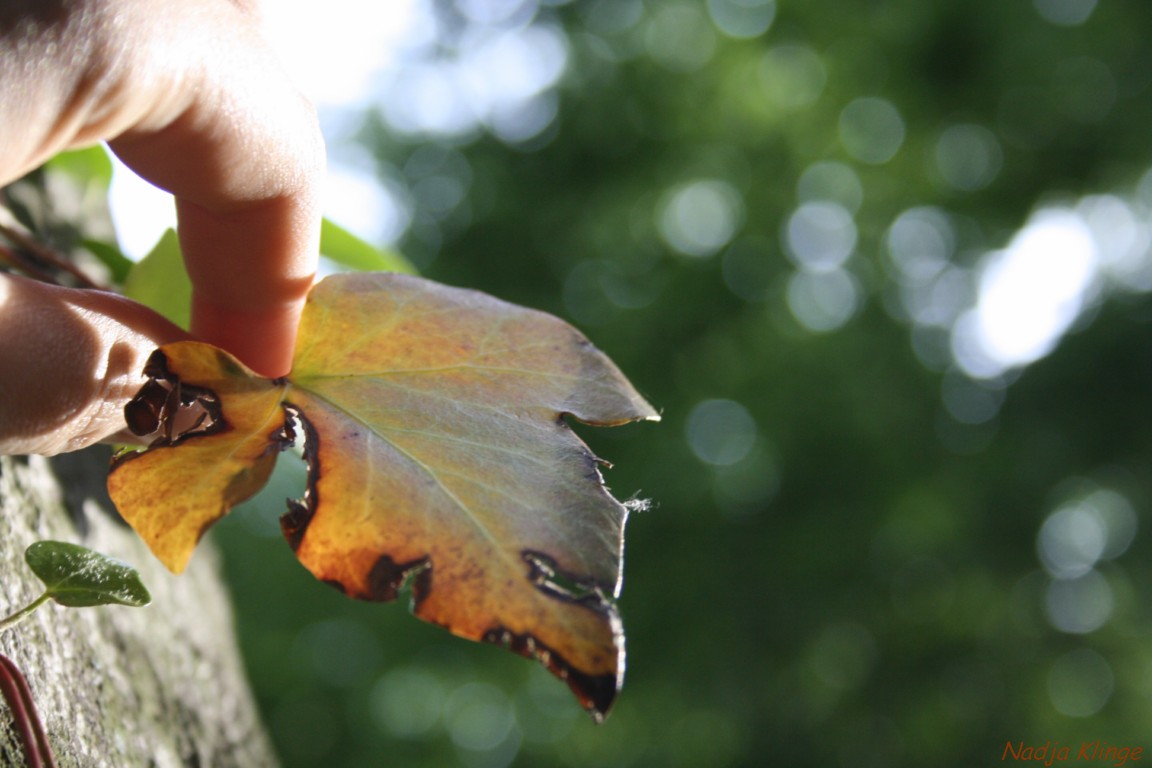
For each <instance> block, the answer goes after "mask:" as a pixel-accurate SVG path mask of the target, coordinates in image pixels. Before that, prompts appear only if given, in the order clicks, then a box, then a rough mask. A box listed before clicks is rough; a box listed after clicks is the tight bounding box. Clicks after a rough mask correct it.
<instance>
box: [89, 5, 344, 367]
mask: <svg viewBox="0 0 1152 768" xmlns="http://www.w3.org/2000/svg"><path fill="white" fill-rule="evenodd" d="M222 18H223V20H224V21H226V22H227V23H225V24H223V25H221V24H220V21H221V19H222ZM200 21H201V23H203V25H204V27H203V37H205V38H208V37H210V38H211V40H210V41H209V40H207V39H205V40H203V41H202V43H203V44H202V45H201V46H199V47H198V48H197V52H198V54H199V55H200V56H201V59H200V66H196V67H192V68H191V70H189V69H186V68H181V69H180V70H178V71H176V70H174V71H173V72H172V77H173V78H174V80H175V81H176V83H177V84H178V86H179V87H181V88H184V89H187V90H188V91H189V92H191V93H192V94H194V97H193V98H190V99H188V100H187V101H185V102H183V109H182V110H181V111H179V113H178V114H176V115H175V116H174V117H172V119H171V120H170V121H168V122H165V121H164V120H165V118H166V117H167V116H168V115H167V114H158V115H147V116H144V117H143V118H142V120H141V122H140V124H139V125H138V126H136V127H133V128H131V129H129V130H128V131H126V132H125V133H124V134H122V135H121V136H119V137H118V138H117V139H115V140H114V141H113V142H111V146H112V148H113V150H114V151H115V152H116V153H117V154H118V155H119V156H120V157H121V158H122V159H123V160H124V161H125V162H126V163H127V164H128V165H129V166H130V167H132V168H133V169H134V170H136V171H137V172H138V173H140V174H141V175H142V176H143V177H144V178H146V179H148V180H149V181H151V182H153V183H154V184H157V185H158V186H160V187H162V188H164V189H166V190H168V191H170V192H172V193H173V194H174V195H175V197H176V208H177V215H178V220H179V232H180V242H181V247H182V249H183V251H184V254H185V261H186V264H187V267H188V272H189V276H190V278H191V280H192V285H193V302H192V331H193V333H194V334H195V335H196V336H197V337H199V338H201V339H204V340H205V341H209V342H211V343H214V344H216V345H218V346H221V347H224V348H225V349H228V350H229V351H231V352H232V353H234V354H235V355H236V356H237V357H239V358H240V359H241V360H243V361H244V362H245V363H247V364H248V365H249V366H250V367H252V368H253V369H254V370H256V371H258V372H260V373H263V374H264V375H267V376H271V377H275V376H281V375H284V374H286V373H287V372H288V370H289V368H290V366H291V356H292V348H293V343H294V340H295V332H296V327H297V324H298V321H299V314H300V311H301V309H302V307H303V302H304V299H305V297H306V295H307V292H308V290H309V288H310V287H311V284H312V280H313V276H314V274H315V269H316V259H317V252H318V241H319V219H320V217H319V204H318V200H317V189H318V188H319V186H320V179H321V176H322V174H323V169H324V149H323V140H322V138H321V135H320V131H319V126H318V123H317V120H316V115H315V112H314V110H313V109H312V107H311V105H309V104H308V103H307V102H306V101H305V100H304V99H303V98H302V97H301V96H300V95H299V94H298V93H297V91H296V90H295V89H294V87H293V86H292V84H291V83H290V81H289V79H288V77H287V76H286V75H285V74H284V73H283V71H282V70H281V69H280V67H279V64H278V62H277V61H276V59H275V57H274V55H273V54H272V53H271V51H270V50H269V49H268V48H267V46H266V45H265V43H264V41H263V40H262V39H261V38H260V37H259V36H258V35H257V34H256V31H255V26H254V24H253V23H251V19H248V18H246V12H245V11H244V10H242V9H240V8H238V7H236V6H233V5H232V4H231V3H226V4H224V7H222V8H219V9H217V10H216V12H215V13H214V14H212V15H211V16H209V17H208V18H205V19H201V20H200ZM222 26H223V28H224V29H226V32H223V33H222V32H221V27H222ZM185 34H187V31H185ZM161 103H162V104H164V106H163V107H162V109H161V110H160V112H162V113H167V112H171V111H172V109H171V107H170V106H169V105H168V104H166V103H164V102H161ZM157 124H159V125H160V127H158V128H157V127H155V126H156V125H157Z"/></svg>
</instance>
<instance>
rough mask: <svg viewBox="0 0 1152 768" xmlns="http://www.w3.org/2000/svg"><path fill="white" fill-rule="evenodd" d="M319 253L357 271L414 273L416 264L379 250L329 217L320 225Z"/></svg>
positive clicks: (394, 253) (392, 252)
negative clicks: (413, 264)
mask: <svg viewBox="0 0 1152 768" xmlns="http://www.w3.org/2000/svg"><path fill="white" fill-rule="evenodd" d="M320 253H321V254H322V255H324V256H327V257H328V258H329V259H331V260H332V261H334V262H336V263H337V264H340V265H342V266H345V267H348V268H349V269H354V270H357V271H359V272H402V273H404V274H406V275H415V274H416V267H414V266H412V263H411V262H410V261H408V260H407V259H406V258H404V257H403V256H401V255H400V254H399V253H396V252H395V251H385V250H381V249H380V248H377V247H376V246H374V245H372V244H371V243H368V242H366V241H364V240H361V239H360V238H359V237H357V236H356V235H354V234H352V233H351V232H349V231H348V230H346V229H344V228H343V227H341V226H340V225H339V224H335V223H333V222H332V221H330V220H328V219H324V220H323V222H322V223H321V225H320Z"/></svg>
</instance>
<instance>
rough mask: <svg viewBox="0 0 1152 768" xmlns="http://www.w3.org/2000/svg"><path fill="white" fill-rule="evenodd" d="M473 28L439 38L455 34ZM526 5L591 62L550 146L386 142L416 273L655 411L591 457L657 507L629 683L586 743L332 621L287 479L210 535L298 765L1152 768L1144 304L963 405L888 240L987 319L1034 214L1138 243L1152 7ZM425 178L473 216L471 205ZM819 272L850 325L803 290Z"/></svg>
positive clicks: (1149, 113)
mask: <svg viewBox="0 0 1152 768" xmlns="http://www.w3.org/2000/svg"><path fill="white" fill-rule="evenodd" d="M469 5H475V3H471V4H469V3H463V2H460V3H457V4H453V3H450V2H443V3H440V4H439V6H438V7H439V8H440V10H441V12H442V14H445V18H448V19H449V20H452V19H454V20H455V21H456V22H457V23H458V24H461V25H464V24H466V23H467V19H466V18H465V16H466V14H463V12H462V11H461V8H464V7H465V6H469ZM520 5H521V6H524V7H531V8H535V10H534V11H532V12H530V13H525V12H522V13H521V14H520V17H519V18H520V19H521V21H520V22H519V23H521V24H523V23H528V22H526V21H524V19H525V18H527V19H528V21H532V20H533V19H534V20H535V23H543V24H546V25H549V28H550V29H561V30H563V33H564V39H565V40H566V41H567V57H568V67H567V70H566V75H565V77H564V79H563V80H562V82H561V83H560V85H559V87H558V90H557V91H556V92H555V93H554V94H552V95H553V96H554V98H555V99H556V102H555V103H556V105H557V107H558V112H557V116H556V118H555V119H554V120H553V121H552V122H551V123H550V124H549V125H548V127H546V128H545V129H544V130H543V132H542V133H540V134H538V135H536V136H533V137H531V138H528V139H524V140H522V141H519V142H517V143H511V144H509V143H505V142H503V141H501V140H499V139H497V138H494V137H493V136H492V135H489V134H488V133H486V132H485V131H484V130H483V129H482V128H477V129H476V130H475V131H473V132H471V133H469V134H467V135H464V136H451V137H444V136H440V137H437V136H428V135H419V134H401V133H399V132H398V131H396V130H394V129H392V128H390V127H389V125H388V123H387V121H386V120H385V119H384V117H382V116H380V115H369V116H368V118H367V119H366V122H365V128H364V130H363V134H362V137H363V141H364V142H365V144H366V145H367V146H369V147H370V148H371V149H372V150H373V151H374V153H375V155H376V157H377V158H378V160H379V172H380V174H381V176H382V177H385V178H387V179H388V180H389V181H390V182H391V183H392V184H393V185H394V186H395V185H399V186H401V187H403V188H404V189H406V190H408V195H409V196H408V204H409V206H410V208H411V214H412V225H411V227H410V229H409V234H408V236H407V238H406V241H405V242H403V243H401V248H400V249H401V250H402V251H403V252H404V253H405V254H406V255H407V256H408V257H409V258H411V259H412V260H413V261H414V262H415V263H416V264H417V265H418V266H419V267H420V268H421V270H422V271H423V273H424V274H425V275H426V276H429V277H432V278H434V279H438V280H441V281H444V282H447V283H451V284H457V285H464V286H469V287H474V288H479V289H482V290H486V291H488V292H490V293H493V294H495V295H497V296H500V297H501V298H505V299H508V300H512V301H516V302H519V303H523V304H527V305H530V306H533V307H538V308H542V309H545V310H548V311H552V312H554V313H557V314H560V315H561V316H564V317H566V318H568V319H570V320H572V321H573V322H574V323H576V324H577V325H578V326H580V327H582V328H583V329H584V330H585V331H586V332H587V333H588V334H589V336H590V337H591V338H592V339H593V341H594V342H595V343H596V344H597V345H598V346H600V347H601V348H603V349H604V350H605V351H606V352H608V353H609V354H610V355H611V356H612V357H613V358H614V359H615V360H616V361H617V362H618V363H619V364H620V366H621V367H622V369H623V370H624V371H625V372H626V373H627V374H628V375H629V376H630V377H631V378H632V380H633V381H634V382H635V383H636V384H637V386H638V388H639V389H640V390H641V391H642V392H643V393H644V394H645V395H646V396H647V397H648V398H649V400H651V401H652V402H653V403H654V404H656V405H657V407H659V408H661V409H662V410H663V415H664V421H663V422H662V423H661V424H660V425H657V426H652V425H638V426H632V427H626V428H621V429H619V430H610V431H598V432H596V433H595V434H592V433H590V432H589V431H586V432H587V434H586V436H587V439H588V440H589V441H591V444H592V446H593V448H594V449H595V450H596V451H597V452H598V453H599V454H600V455H601V456H603V457H604V458H606V459H608V460H610V461H612V462H613V463H614V464H615V467H614V468H613V469H611V470H610V471H608V472H607V479H608V482H609V484H610V485H611V487H612V488H613V490H614V491H615V492H616V493H617V494H618V495H620V496H623V497H629V496H632V495H634V494H639V495H640V496H643V497H651V498H652V499H653V500H654V505H653V508H652V509H651V510H649V511H647V512H643V513H640V514H637V515H635V516H634V519H633V520H632V521H631V522H630V526H629V530H628V544H627V558H626V574H625V588H624V595H623V598H622V601H621V608H622V612H623V616H624V620H625V625H626V628H627V632H628V639H629V668H628V677H627V682H626V685H625V688H624V691H623V694H622V696H621V698H620V700H619V702H618V705H617V707H616V710H615V711H614V712H613V714H612V716H611V717H610V718H609V720H608V722H607V724H606V725H604V726H602V727H594V726H593V725H592V723H591V722H590V721H589V720H588V719H587V718H586V717H585V716H584V715H583V714H582V713H581V712H580V711H579V709H578V707H577V706H576V704H575V702H573V701H571V700H569V696H568V694H567V692H566V691H565V690H564V686H563V685H561V684H560V683H558V682H556V681H554V680H552V679H550V678H549V676H548V675H547V674H546V673H544V672H543V671H542V670H540V669H538V668H537V667H536V666H535V665H533V664H530V663H528V662H525V661H523V660H521V659H517V658H514V657H512V656H511V655H510V654H507V653H504V652H501V651H499V650H498V649H495V648H490V647H484V646H475V645H471V644H468V643H464V642H463V641H459V640H457V639H455V638H452V637H449V636H447V635H446V634H445V633H443V632H441V631H440V630H438V629H436V628H434V627H429V626H426V625H423V624H422V623H420V622H418V621H415V620H413V619H411V618H410V617H409V616H407V615H406V612H405V611H404V610H403V608H402V607H399V606H385V607H381V606H375V605H363V604H356V603H352V602H350V601H345V600H343V599H342V598H340V596H339V595H337V594H336V593H335V592H333V591H331V590H330V589H328V588H327V587H324V586H323V585H320V584H317V583H315V582H313V581H312V580H311V578H310V577H308V576H307V574H305V573H304V572H303V570H302V569H301V568H299V567H298V566H297V564H296V563H295V562H294V560H293V558H292V557H291V555H290V553H289V552H288V551H287V550H286V548H285V547H284V546H283V544H282V543H281V542H279V541H277V540H276V537H277V535H278V534H277V532H276V530H275V525H274V522H273V521H274V515H275V514H277V513H278V512H279V511H280V508H281V499H283V497H284V496H287V495H297V494H298V493H299V488H300V487H301V484H302V481H301V478H300V474H299V473H300V470H299V468H298V467H297V468H293V467H291V466H287V465H285V466H283V467H281V468H280V469H279V470H278V474H277V480H276V483H277V484H280V483H282V485H276V486H275V487H274V488H273V490H272V491H271V492H269V493H268V494H267V495H266V496H265V501H264V502H261V503H257V504H255V505H253V506H251V507H250V508H248V509H246V510H244V511H242V512H239V513H237V514H235V515H234V516H233V517H232V518H230V519H229V520H228V521H226V523H225V524H224V525H222V526H221V531H220V533H219V534H218V535H217V540H218V541H219V542H220V543H221V544H222V545H223V546H224V548H225V550H226V552H227V554H228V563H229V571H230V578H231V580H232V583H233V586H234V589H235V593H236V599H237V604H238V609H239V622H240V629H241V635H242V640H243V645H244V649H245V651H246V654H247V657H248V660H249V665H250V669H251V673H252V677H253V680H254V682H255V684H256V687H257V691H258V695H259V698H260V701H261V703H262V705H263V707H264V708H265V711H266V713H267V719H268V723H269V726H270V728H271V731H272V734H273V736H274V738H275V739H276V740H277V743H278V745H279V748H280V750H281V753H282V755H283V758H284V761H285V764H286V765H288V766H313V765H324V766H337V765H344V766H368V765H386V764H387V765H404V766H421V765H427V766H445V765H462V766H469V767H470V768H475V767H479V766H484V767H491V768H498V767H500V766H507V765H516V766H557V765H560V766H565V765H566V766H581V767H582V768H583V767H585V766H604V767H606V768H607V767H609V766H612V767H615V766H680V765H682V766H692V768H707V767H709V766H752V765H784V766H830V765H843V766H923V765H938V766H971V765H986V764H990V763H992V762H995V761H998V760H1001V757H1002V755H1003V754H1004V750H1005V746H1006V744H1007V743H1008V742H1013V743H1018V742H1021V741H1023V742H1024V743H1026V744H1036V745H1042V744H1044V743H1045V742H1047V741H1054V742H1055V741H1058V742H1060V743H1061V744H1076V745H1078V744H1079V742H1080V740H1081V739H1097V738H1099V739H1104V740H1106V741H1108V742H1109V743H1112V744H1118V745H1127V746H1145V747H1147V748H1152V742H1149V741H1148V736H1147V733H1148V731H1147V723H1148V722H1149V721H1150V718H1152V615H1150V613H1149V608H1148V606H1149V597H1150V595H1152V570H1150V568H1149V563H1150V557H1149V555H1150V551H1152V544H1150V540H1149V535H1148V527H1147V523H1148V521H1149V510H1150V507H1149V504H1150V503H1152V475H1150V467H1152V464H1150V462H1152V420H1150V419H1149V416H1148V413H1149V412H1148V402H1147V401H1148V393H1149V392H1150V391H1152V364H1150V358H1149V355H1148V349H1149V345H1150V344H1152V325H1150V324H1149V320H1150V318H1152V301H1150V300H1149V297H1148V295H1147V293H1146V292H1143V291H1142V290H1128V291H1111V292H1108V291H1102V292H1100V293H1099V294H1098V295H1097V300H1096V301H1095V302H1094V303H1090V306H1089V307H1088V310H1087V311H1086V312H1085V313H1084V314H1083V315H1082V316H1081V318H1080V320H1079V321H1078V322H1077V323H1076V325H1075V326H1074V327H1073V329H1072V332H1071V334H1070V335H1068V336H1067V337H1065V338H1063V339H1062V340H1061V341H1060V343H1059V346H1058V347H1057V348H1056V350H1055V352H1054V353H1052V354H1050V355H1048V356H1047V357H1044V358H1043V359H1041V360H1039V361H1038V362H1035V363H1034V364H1032V365H1030V366H1028V367H1027V368H1026V369H1023V370H1013V371H1008V372H1006V373H1004V374H1003V375H1000V376H997V377H992V378H991V379H990V380H988V381H974V380H972V379H971V378H970V377H968V376H966V375H965V374H964V373H963V372H962V371H961V370H960V369H959V368H958V366H957V364H956V362H955V360H954V359H953V357H952V355H951V351H950V347H949V339H950V336H949V334H950V333H952V332H953V325H952V323H953V322H954V321H955V319H956V317H955V313H953V315H952V316H951V320H948V321H944V322H941V323H937V324H936V325H932V324H931V323H924V322H920V321H918V320H917V319H916V318H915V317H913V316H912V314H913V313H911V312H910V311H909V310H908V307H907V302H906V301H904V300H903V297H905V296H906V295H907V294H906V292H905V293H902V291H904V290H905V289H906V288H907V286H906V285H904V284H903V283H902V280H903V279H904V277H903V276H902V274H901V272H900V270H899V269H898V268H897V267H898V266H899V265H895V266H894V260H897V256H900V254H895V255H894V253H893V249H892V247H891V240H890V233H891V231H892V230H891V228H892V225H893V222H894V221H896V220H897V218H898V217H899V216H900V214H901V213H903V212H906V211H909V210H914V209H924V207H930V208H928V209H925V210H931V211H934V213H933V214H932V215H934V216H939V217H943V219H945V220H946V221H947V222H949V223H948V227H949V231H950V232H951V233H952V235H953V236H954V239H955V247H953V248H951V249H949V251H948V253H947V260H948V265H947V268H948V269H954V274H955V275H957V276H958V279H959V280H960V282H961V283H962V285H963V287H962V289H961V291H960V293H961V296H962V297H967V299H966V300H968V301H970V300H971V299H972V295H973V294H974V292H975V291H976V289H977V281H978V278H977V276H978V275H979V271H978V270H979V267H980V264H981V263H982V262H981V260H982V259H984V258H985V256H986V254H988V253H989V252H992V251H995V250H996V249H1001V248H1004V247H1005V246H1006V245H1007V244H1008V242H1009V241H1010V239H1011V237H1012V235H1013V233H1014V232H1016V231H1018V230H1019V229H1020V228H1021V227H1022V226H1024V225H1025V223H1026V222H1027V221H1028V219H1029V216H1030V213H1031V212H1032V211H1033V210H1034V209H1035V208H1036V207H1037V206H1039V205H1043V204H1049V203H1053V202H1060V203H1061V204H1065V205H1069V206H1075V205H1077V201H1080V200H1082V199H1083V198H1084V196H1086V195H1111V196H1113V197H1111V198H1108V199H1109V200H1112V199H1117V200H1119V199H1123V200H1126V201H1129V208H1128V210H1130V211H1132V212H1134V215H1135V216H1136V218H1137V219H1141V217H1143V218H1142V219H1141V220H1142V221H1143V222H1144V223H1143V224H1141V226H1143V227H1145V230H1141V231H1146V228H1147V221H1149V216H1148V203H1149V202H1152V201H1149V200H1147V199H1145V198H1144V197H1142V196H1141V194H1142V193H1141V191H1140V190H1141V187H1140V186H1139V184H1140V180H1141V178H1142V177H1143V175H1144V174H1145V172H1146V171H1147V169H1148V167H1149V164H1150V163H1152V142H1150V141H1149V137H1148V130H1147V126H1148V124H1149V123H1150V122H1152V98H1150V97H1152V43H1150V42H1149V37H1148V35H1147V30H1148V29H1150V28H1152V5H1148V4H1144V3H1099V4H1097V3H1096V2H1094V0H1035V1H1034V2H1032V1H1025V0H1020V1H1019V2H992V1H991V0H984V1H983V2H977V3H972V2H959V1H958V0H931V1H929V0H899V1H894V2H862V3H854V4H849V3H836V2H830V1H827V0H806V1H805V2H787V1H786V0H781V2H779V3H772V2H757V1H755V0H707V2H705V1H704V0H698V1H689V0H683V1H679V2H664V0H660V1H659V2H653V1H649V2H641V1H640V0H578V1H575V2H567V3H563V2H559V3H558V2H550V3H542V4H540V7H536V4H533V3H520ZM433 177H435V178H439V179H441V180H444V179H447V180H449V181H452V182H453V183H455V184H456V187H455V188H457V189H458V188H463V189H466V191H467V192H466V194H465V195H463V196H462V197H461V198H460V199H459V200H455V199H453V201H452V202H451V203H450V204H444V202H443V200H442V199H439V198H437V197H436V196H435V194H433V192H430V191H429V190H433V191H434V190H435V189H436V188H437V187H436V185H434V184H428V183H422V182H426V181H427V179H429V178H433ZM441 188H442V187H441ZM812 202H817V203H824V204H827V203H831V204H833V205H834V206H835V207H834V208H833V207H825V208H823V209H809V212H814V213H819V215H820V216H824V218H823V219H818V221H817V223H820V222H824V223H827V222H828V221H833V223H836V222H837V221H839V224H837V226H838V227H839V229H838V230H837V231H839V232H841V233H843V232H844V231H849V230H851V231H852V232H854V235H855V239H854V240H852V241H851V242H850V243H849V245H848V250H849V251H850V255H848V254H845V255H846V259H845V260H844V262H843V264H841V265H839V266H837V265H833V267H834V268H833V269H829V270H824V271H820V270H808V267H806V266H805V265H804V264H803V263H802V262H803V257H802V256H798V255H797V254H795V253H793V252H791V251H790V249H792V250H794V249H795V246H794V244H790V241H789V236H788V231H789V230H788V228H789V226H791V223H792V222H793V220H794V218H793V217H794V216H795V214H796V211H797V210H799V207H800V206H802V205H803V204H804V203H812ZM820 211H824V213H820ZM829 211H831V212H832V213H831V214H828V215H829V216H832V218H831V219H829V218H828V216H825V215H824V214H826V213H828V212H829ZM845 215H847V217H849V219H848V221H847V222H845V221H841V220H840V219H843V218H844V216H845ZM836 217H840V219H837V218H836ZM796 221H799V222H800V223H798V224H796V226H803V221H800V220H796ZM817 229H819V228H817ZM817 234H819V233H817ZM833 234H835V233H833ZM1146 245H1147V244H1146V243H1145V248H1146ZM904 256H907V254H904ZM900 257H901V258H903V256H900ZM916 257H917V254H916V253H915V251H914V250H913V252H912V254H911V256H910V257H909V258H912V259H915V258H916ZM806 270H808V271H807V272H806ZM830 273H835V274H836V275H838V277H837V278H836V279H837V280H839V281H840V282H838V283H836V284H835V285H838V286H840V287H839V288H837V290H838V291H840V292H839V293H836V292H835V291H834V292H833V293H832V294H831V296H832V298H833V299H836V300H835V301H830V300H827V294H822V293H820V292H819V290H817V289H819V287H820V285H821V284H819V283H817V282H811V284H810V285H809V283H805V282H803V281H802V279H801V278H798V277H797V275H801V274H805V275H808V278H811V281H816V280H817V278H816V277H812V275H817V276H818V275H823V274H830ZM949 274H953V273H949ZM808 278H803V279H808ZM805 286H808V287H807V288H806V287H805ZM845 286H847V287H846V288H845ZM809 288H811V290H810V291H809V294H805V293H804V291H805V290H809ZM820 290H823V289H820ZM812 291H815V293H812ZM805 296H808V299H805V298H804V297H805ZM813 297H814V298H813ZM821 297H824V298H821ZM951 300H952V301H955V298H954V297H953V298H952V299H951ZM822 301H823V302H824V304H822V303H821V302H822ZM926 301H928V305H929V306H928V308H929V309H931V308H932V307H933V306H935V305H932V301H934V300H933V299H932V298H931V296H929V298H928V299H926ZM1042 531H1044V533H1042ZM1094 542H1095V543H1094ZM1093 547H1095V548H1093ZM1045 558H1047V559H1045ZM1062 569H1063V570H1062Z"/></svg>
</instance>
